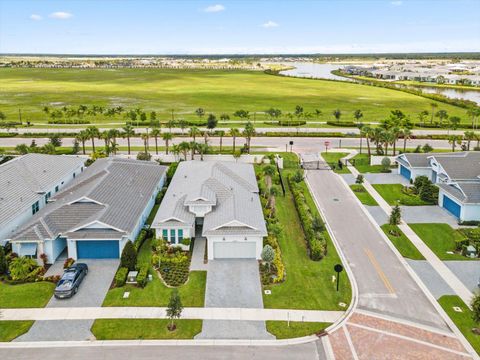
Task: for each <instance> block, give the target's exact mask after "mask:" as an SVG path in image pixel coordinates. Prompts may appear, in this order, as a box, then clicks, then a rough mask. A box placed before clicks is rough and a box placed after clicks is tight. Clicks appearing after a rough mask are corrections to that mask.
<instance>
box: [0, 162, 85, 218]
mask: <svg viewBox="0 0 480 360" xmlns="http://www.w3.org/2000/svg"><path fill="white" fill-rule="evenodd" d="M84 161H85V159H82V158H80V157H74V156H64V155H45V154H27V155H24V156H21V157H18V158H15V159H13V160H10V161H8V162H6V163H4V164H2V165H0V226H2V225H3V224H7V223H8V222H10V221H12V220H14V219H15V218H16V217H17V216H18V215H19V214H22V213H24V212H25V211H27V210H30V209H31V206H32V204H33V203H35V202H36V201H38V200H40V199H41V198H42V197H43V196H44V193H45V192H47V191H50V190H52V188H54V187H55V186H56V185H60V181H61V180H62V179H64V178H65V177H67V176H69V175H70V176H71V175H72V171H74V170H75V169H77V168H78V167H79V166H82V165H83V163H84Z"/></svg>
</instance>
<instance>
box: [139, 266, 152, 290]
mask: <svg viewBox="0 0 480 360" xmlns="http://www.w3.org/2000/svg"><path fill="white" fill-rule="evenodd" d="M148 270H149V268H148V266H142V267H141V268H140V270H139V271H138V275H137V284H138V286H140V287H142V288H144V287H145V286H146V285H147V280H148Z"/></svg>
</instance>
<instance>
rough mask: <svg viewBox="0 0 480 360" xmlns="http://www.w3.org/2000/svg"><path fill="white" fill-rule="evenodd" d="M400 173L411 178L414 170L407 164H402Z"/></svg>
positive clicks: (408, 178)
mask: <svg viewBox="0 0 480 360" xmlns="http://www.w3.org/2000/svg"><path fill="white" fill-rule="evenodd" d="M400 175H402V176H403V177H404V178H406V179H407V180H410V177H411V176H412V172H411V171H410V170H408V169H407V168H406V167H405V166H403V165H400Z"/></svg>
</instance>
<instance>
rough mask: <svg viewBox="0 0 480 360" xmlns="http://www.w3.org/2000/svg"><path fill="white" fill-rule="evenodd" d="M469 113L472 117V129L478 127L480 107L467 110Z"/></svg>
mask: <svg viewBox="0 0 480 360" xmlns="http://www.w3.org/2000/svg"><path fill="white" fill-rule="evenodd" d="M467 115H468V116H470V117H471V119H472V129H475V128H476V121H475V120H476V118H477V117H479V116H480V109H478V108H470V109H468V110H467Z"/></svg>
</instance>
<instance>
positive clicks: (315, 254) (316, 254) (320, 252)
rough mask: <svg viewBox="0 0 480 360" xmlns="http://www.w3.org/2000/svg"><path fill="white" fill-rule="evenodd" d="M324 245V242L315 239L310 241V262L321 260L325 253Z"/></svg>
mask: <svg viewBox="0 0 480 360" xmlns="http://www.w3.org/2000/svg"><path fill="white" fill-rule="evenodd" d="M325 244H326V243H325V242H322V241H320V240H317V239H312V240H311V241H310V257H311V258H312V260H315V261H319V260H322V258H323V257H324V256H325V253H326V249H325Z"/></svg>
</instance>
